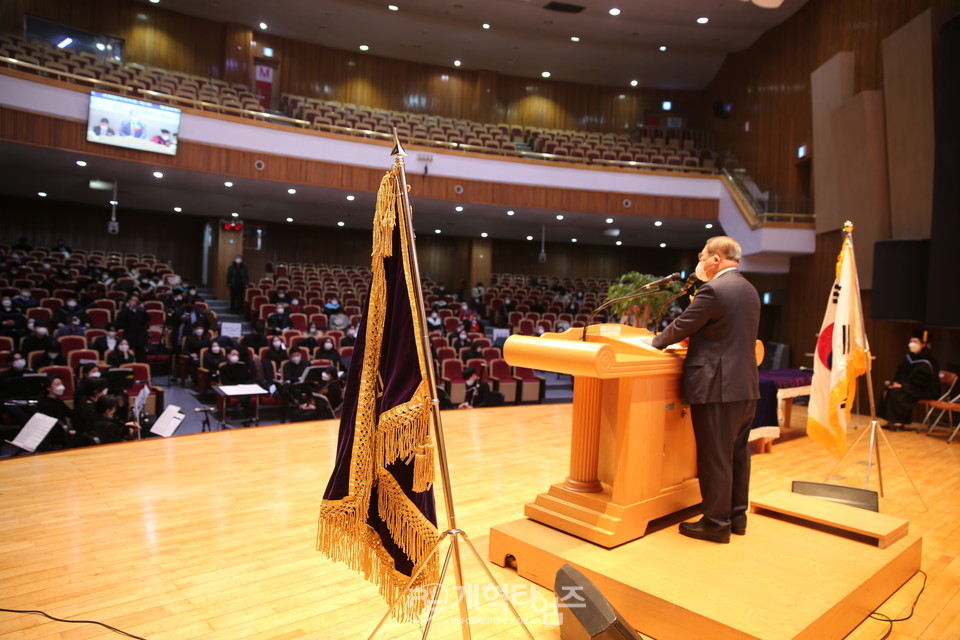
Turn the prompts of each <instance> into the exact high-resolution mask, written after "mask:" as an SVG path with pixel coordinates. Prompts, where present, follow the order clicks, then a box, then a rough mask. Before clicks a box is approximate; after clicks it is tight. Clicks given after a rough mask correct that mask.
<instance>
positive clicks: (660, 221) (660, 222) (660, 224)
mask: <svg viewBox="0 0 960 640" xmlns="http://www.w3.org/2000/svg"><path fill="white" fill-rule="evenodd" d="M662 225H663V221H662V220H657V221H656V222H654V223H653V226H655V227H659V226H662Z"/></svg>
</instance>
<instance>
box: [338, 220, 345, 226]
mask: <svg viewBox="0 0 960 640" xmlns="http://www.w3.org/2000/svg"><path fill="white" fill-rule="evenodd" d="M345 224H347V223H346V222H344V221H343V220H339V221H338V222H337V226H338V227H342V226H343V225H345Z"/></svg>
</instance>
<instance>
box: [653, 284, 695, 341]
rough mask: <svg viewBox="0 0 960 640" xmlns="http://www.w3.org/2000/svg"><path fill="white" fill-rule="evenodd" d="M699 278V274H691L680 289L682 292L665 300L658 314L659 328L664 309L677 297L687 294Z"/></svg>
mask: <svg viewBox="0 0 960 640" xmlns="http://www.w3.org/2000/svg"><path fill="white" fill-rule="evenodd" d="M697 280H698V278H697V276H690V277H689V278H687V281H686V282H685V283H684V284H683V288H681V289H680V293H677V294H675V295H672V296H670V297H669V298H667V299H666V300H665V301H664V303H663V306H662V307H660V313H658V314H657V329H659V328H660V320H662V319H663V313H664V311H666V310H667V307H669V306H670V303H671V302H673V301H674V300H676V299H677V298H680V297H682V296H685V295H686V294H687V292H688V291H690V289H691V288H692V287H693V285H694V283H696V281H697Z"/></svg>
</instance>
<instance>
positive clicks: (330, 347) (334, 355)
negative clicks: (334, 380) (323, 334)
mask: <svg viewBox="0 0 960 640" xmlns="http://www.w3.org/2000/svg"><path fill="white" fill-rule="evenodd" d="M313 359H314V360H329V361H331V362H332V363H333V366H335V367H337V368H339V366H340V352H339V351H337V350H336V348H334V344H333V340H331V339H330V338H324V339H323V342H321V343H320V346H319V347H318V348H317V350H316V351H314V352H313Z"/></svg>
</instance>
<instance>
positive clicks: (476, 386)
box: [457, 367, 490, 409]
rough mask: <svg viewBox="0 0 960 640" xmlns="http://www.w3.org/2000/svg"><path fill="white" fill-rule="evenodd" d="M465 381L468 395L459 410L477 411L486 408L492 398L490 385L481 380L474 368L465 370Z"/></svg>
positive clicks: (458, 407)
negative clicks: (476, 409)
mask: <svg viewBox="0 0 960 640" xmlns="http://www.w3.org/2000/svg"><path fill="white" fill-rule="evenodd" d="M463 379H464V380H465V381H466V383H467V390H466V395H464V398H463V402H461V403H460V404H459V405H457V409H475V408H477V407H483V406H486V403H487V401H488V400H489V398H490V385H489V384H487V383H486V382H484V381H483V380H481V379H480V376H479V374H477V372H476V370H474V368H473V367H464V368H463Z"/></svg>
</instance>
